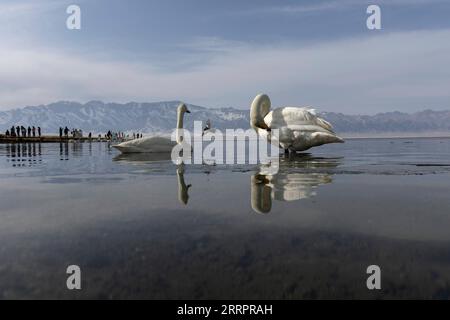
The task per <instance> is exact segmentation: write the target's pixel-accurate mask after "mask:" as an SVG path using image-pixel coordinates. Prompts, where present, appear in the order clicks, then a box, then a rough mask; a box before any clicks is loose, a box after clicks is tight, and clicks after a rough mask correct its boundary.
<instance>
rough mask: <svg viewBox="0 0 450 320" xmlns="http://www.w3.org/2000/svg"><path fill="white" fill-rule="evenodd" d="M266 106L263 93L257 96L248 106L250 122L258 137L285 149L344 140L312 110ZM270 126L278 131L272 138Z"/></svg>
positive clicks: (300, 149)
mask: <svg viewBox="0 0 450 320" xmlns="http://www.w3.org/2000/svg"><path fill="white" fill-rule="evenodd" d="M270 107H271V103H270V99H269V97H268V96H267V95H266V94H259V95H257V96H256V97H255V99H254V100H253V102H252V105H251V107H250V125H251V126H252V127H253V128H254V129H255V130H256V131H257V132H258V134H259V135H260V136H263V137H265V138H266V139H267V140H268V141H269V142H271V143H277V144H278V145H279V147H280V148H282V149H284V150H285V151H304V150H308V149H309V148H312V147H316V146H320V145H323V144H327V143H336V142H344V140H343V139H342V138H340V137H338V136H337V135H336V134H335V133H334V131H333V127H332V126H331V124H330V123H329V122H327V121H325V120H324V119H322V118H320V117H318V116H317V115H316V113H315V110H314V109H311V108H305V107H303V108H300V107H281V108H276V109H274V110H272V111H270ZM272 129H278V130H279V132H278V137H277V138H275V137H272V135H271V131H272Z"/></svg>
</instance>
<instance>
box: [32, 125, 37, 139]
mask: <svg viewBox="0 0 450 320" xmlns="http://www.w3.org/2000/svg"><path fill="white" fill-rule="evenodd" d="M31 131H32V132H33V138H34V137H36V127H35V126H33V129H31Z"/></svg>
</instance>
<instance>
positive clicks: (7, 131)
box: [5, 129, 9, 137]
mask: <svg viewBox="0 0 450 320" xmlns="http://www.w3.org/2000/svg"><path fill="white" fill-rule="evenodd" d="M5 136H6V137H9V130H8V129H7V130H6V132H5Z"/></svg>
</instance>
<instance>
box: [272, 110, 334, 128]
mask: <svg viewBox="0 0 450 320" xmlns="http://www.w3.org/2000/svg"><path fill="white" fill-rule="evenodd" d="M264 122H265V123H266V124H267V126H268V127H269V128H271V129H276V128H282V127H285V126H290V125H316V126H319V127H321V128H323V129H325V130H328V131H331V132H333V126H332V125H331V124H330V123H329V122H328V121H326V120H324V119H322V118H320V117H318V116H317V115H316V114H315V110H314V109H311V108H298V107H283V108H277V109H274V110H273V111H271V112H269V113H268V114H267V115H266V116H265V118H264Z"/></svg>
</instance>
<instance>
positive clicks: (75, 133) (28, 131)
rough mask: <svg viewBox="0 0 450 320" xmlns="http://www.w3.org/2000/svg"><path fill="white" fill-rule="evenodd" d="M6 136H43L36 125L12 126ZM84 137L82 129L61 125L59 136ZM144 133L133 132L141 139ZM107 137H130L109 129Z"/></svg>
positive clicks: (115, 138)
mask: <svg viewBox="0 0 450 320" xmlns="http://www.w3.org/2000/svg"><path fill="white" fill-rule="evenodd" d="M5 136H6V137H23V138H31V137H39V138H40V137H41V127H35V126H32V127H30V126H28V128H26V127H24V126H17V127H15V126H12V127H11V129H9V130H6V132H5ZM69 136H70V137H71V138H75V139H76V138H82V137H83V131H82V130H81V129H72V130H70V129H69V128H68V127H67V126H66V127H64V128H63V127H59V137H60V138H61V139H62V138H69ZM143 136H144V135H143V134H142V133H133V135H132V137H133V139H139V138H142V137H143ZM101 137H102V136H101V135H98V138H99V139H100V138H101ZM88 138H92V133H91V132H89V134H88ZM105 138H106V139H108V140H125V139H130V138H131V137H130V135H129V134H125V133H124V132H112V131H111V130H109V131H108V132H107V133H106V134H105Z"/></svg>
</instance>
